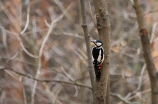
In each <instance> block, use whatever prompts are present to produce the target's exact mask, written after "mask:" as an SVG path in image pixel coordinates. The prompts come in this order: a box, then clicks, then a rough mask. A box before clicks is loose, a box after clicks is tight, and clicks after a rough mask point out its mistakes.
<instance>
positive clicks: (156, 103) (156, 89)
mask: <svg viewBox="0 0 158 104" xmlns="http://www.w3.org/2000/svg"><path fill="white" fill-rule="evenodd" d="M134 7H135V11H136V14H137V21H138V24H139V30H140V37H141V43H142V48H143V53H144V59H145V63H146V65H147V70H148V74H149V78H150V83H151V97H152V98H151V99H152V104H158V78H157V72H156V68H155V65H154V62H153V58H152V55H151V47H150V42H149V37H148V31H147V29H146V26H145V19H144V14H143V11H142V9H141V7H140V0H134Z"/></svg>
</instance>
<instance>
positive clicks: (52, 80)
mask: <svg viewBox="0 0 158 104" xmlns="http://www.w3.org/2000/svg"><path fill="white" fill-rule="evenodd" d="M0 70H8V71H12V72H14V73H16V74H18V75H21V76H24V77H27V78H30V79H33V80H35V81H39V82H56V83H64V84H70V85H76V86H79V87H85V88H88V89H92V88H91V87H90V86H88V85H85V84H80V83H73V82H67V81H61V80H55V79H40V78H35V77H33V76H31V75H29V74H25V73H22V72H19V71H17V70H15V69H12V68H9V67H5V66H0Z"/></svg>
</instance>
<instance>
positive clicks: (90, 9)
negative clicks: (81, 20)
mask: <svg viewBox="0 0 158 104" xmlns="http://www.w3.org/2000/svg"><path fill="white" fill-rule="evenodd" d="M88 3H89V11H90V14H91V18H92V20H93V23H94V26H95V28H97V25H96V22H95V20H94V17H93V14H92V8H91V2H90V0H89V2H88Z"/></svg>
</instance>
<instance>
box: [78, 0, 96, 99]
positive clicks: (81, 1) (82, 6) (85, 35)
mask: <svg viewBox="0 0 158 104" xmlns="http://www.w3.org/2000/svg"><path fill="white" fill-rule="evenodd" d="M84 2H85V1H84V0H80V3H81V13H82V28H83V32H84V37H85V42H86V48H87V56H88V70H89V74H90V79H91V85H92V89H93V97H94V79H95V78H94V71H93V65H92V54H91V47H90V36H89V34H88V28H87V20H86V10H85V3H84Z"/></svg>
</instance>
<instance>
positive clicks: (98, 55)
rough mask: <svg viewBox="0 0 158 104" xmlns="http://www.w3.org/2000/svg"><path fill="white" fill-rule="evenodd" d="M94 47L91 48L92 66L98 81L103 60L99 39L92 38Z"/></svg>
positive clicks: (102, 50)
mask: <svg viewBox="0 0 158 104" xmlns="http://www.w3.org/2000/svg"><path fill="white" fill-rule="evenodd" d="M91 42H92V43H94V45H95V46H94V47H93V48H92V56H93V66H94V71H95V75H96V80H97V81H99V80H100V77H101V68H102V64H103V61H104V49H103V47H102V45H103V43H102V41H100V40H92V41H91Z"/></svg>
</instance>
